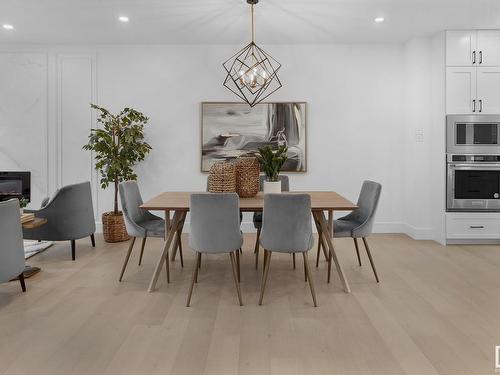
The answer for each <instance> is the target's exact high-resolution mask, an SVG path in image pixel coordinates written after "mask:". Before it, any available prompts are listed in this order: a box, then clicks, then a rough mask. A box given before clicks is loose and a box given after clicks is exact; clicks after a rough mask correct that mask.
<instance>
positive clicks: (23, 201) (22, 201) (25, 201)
mask: <svg viewBox="0 0 500 375" xmlns="http://www.w3.org/2000/svg"><path fill="white" fill-rule="evenodd" d="M29 202H30V201H29V200H28V199H26V198H24V197H22V198H19V207H21V208H26V206H27V205H28V203H29Z"/></svg>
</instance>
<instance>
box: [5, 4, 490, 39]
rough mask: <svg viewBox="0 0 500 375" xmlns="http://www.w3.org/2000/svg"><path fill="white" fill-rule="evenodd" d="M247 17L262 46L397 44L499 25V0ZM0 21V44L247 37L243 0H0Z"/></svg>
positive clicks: (327, 7)
mask: <svg viewBox="0 0 500 375" xmlns="http://www.w3.org/2000/svg"><path fill="white" fill-rule="evenodd" d="M255 12H256V27H257V29H256V39H257V40H256V41H257V42H258V43H262V44H274V43H280V44H292V43H400V42H405V41H407V40H409V39H410V38H412V37H414V36H425V35H430V34H433V33H435V32H438V31H441V30H445V29H458V28H500V0H260V3H259V4H258V5H257V6H256V8H255ZM119 15H126V16H128V17H129V18H130V22H129V23H121V22H119V21H118V16H119ZM380 16H382V17H384V18H385V22H383V23H375V22H374V18H375V17H380ZM0 24H12V25H13V26H14V27H15V29H14V30H12V31H9V30H5V29H3V28H0V44H4V43H70V44H74V43H82V44H87V43H88V44H94V43H101V44H108V43H131V44H144V43H146V44H149V43H174V44H241V43H243V42H245V41H248V39H249V36H250V35H249V34H250V32H249V27H250V20H249V7H248V5H247V4H246V1H245V0H1V1H0Z"/></svg>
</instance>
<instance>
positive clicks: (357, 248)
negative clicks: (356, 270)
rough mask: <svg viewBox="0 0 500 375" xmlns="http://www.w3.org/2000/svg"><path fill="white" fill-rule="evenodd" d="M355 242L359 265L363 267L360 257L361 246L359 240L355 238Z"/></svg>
mask: <svg viewBox="0 0 500 375" xmlns="http://www.w3.org/2000/svg"><path fill="white" fill-rule="evenodd" d="M353 240H354V246H355V247H356V255H357V256H358V264H359V266H360V267H361V257H360V256H359V246H358V239H357V238H353Z"/></svg>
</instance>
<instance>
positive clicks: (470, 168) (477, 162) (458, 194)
mask: <svg viewBox="0 0 500 375" xmlns="http://www.w3.org/2000/svg"><path fill="white" fill-rule="evenodd" d="M447 169H448V170H447V194H446V196H447V199H446V209H447V211H500V155H464V154H462V155H456V154H448V155H447Z"/></svg>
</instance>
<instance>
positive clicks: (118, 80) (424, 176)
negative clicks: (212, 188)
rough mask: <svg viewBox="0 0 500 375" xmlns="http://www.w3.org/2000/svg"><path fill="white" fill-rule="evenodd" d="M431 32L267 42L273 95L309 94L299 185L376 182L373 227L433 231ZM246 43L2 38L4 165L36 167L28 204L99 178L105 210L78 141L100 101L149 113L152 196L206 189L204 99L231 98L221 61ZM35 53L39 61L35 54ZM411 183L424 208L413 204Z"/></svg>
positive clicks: (146, 167)
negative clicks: (399, 41)
mask: <svg viewBox="0 0 500 375" xmlns="http://www.w3.org/2000/svg"><path fill="white" fill-rule="evenodd" d="M430 43H431V39H425V40H420V41H414V42H411V43H410V44H408V45H407V46H403V45H273V46H266V47H265V49H266V50H268V51H269V52H271V53H272V54H273V56H274V57H275V58H277V59H278V60H279V61H280V62H282V63H283V68H282V71H281V75H280V78H281V79H282V81H283V83H284V86H283V88H282V89H281V90H279V91H278V92H276V93H275V94H274V95H273V96H272V100H276V101H288V100H298V101H307V103H308V119H307V120H308V121H307V127H308V128H307V137H308V140H307V146H308V150H307V155H308V172H307V173H306V174H296V175H292V176H291V184H292V188H294V189H306V190H307V189H311V190H321V189H333V190H336V191H338V192H340V193H341V194H344V195H345V196H347V197H349V198H351V199H352V200H356V198H357V195H358V192H359V189H360V186H361V182H362V181H363V180H364V179H373V180H376V181H380V182H381V183H382V184H383V192H382V199H381V203H380V208H379V211H378V215H377V224H376V229H377V230H378V231H388V232H407V233H409V234H411V235H414V236H415V237H420V238H426V237H429V236H430V233H431V232H432V225H433V224H432V214H431V209H430V203H429V202H428V200H429V195H430V193H429V189H430V187H429V179H430V172H429V165H430V157H429V147H430V146H429V143H428V139H429V135H430V134H431V131H430V129H429V127H430V121H431V117H430V107H429V104H430V103H429V102H430V99H429V97H428V95H426V94H430V90H431V84H430V78H429V74H430V71H431V58H432V56H431V48H430ZM238 47H239V46H218V45H212V46H196V45H194V46H193V45H190V46H177V45H176V46H171V45H149V46H78V47H76V46H71V47H70V46H17V47H12V46H0V77H1V78H2V80H0V82H4V81H3V79H4V78H8V79H9V80H10V84H9V85H4V84H1V85H0V98H2V101H1V103H2V104H0V131H1V135H2V137H1V138H0V169H30V170H32V171H33V173H34V174H33V183H34V185H35V186H37V191H36V194H34V196H33V205H32V206H37V205H38V204H39V203H40V199H41V197H42V196H43V195H45V194H47V193H52V192H53V191H54V190H55V188H56V187H58V186H60V185H61V184H66V183H71V182H76V181H79V180H82V179H92V182H93V186H94V203H95V206H96V211H97V212H98V214H97V215H96V218H97V220H98V221H99V214H100V213H102V212H104V211H106V210H109V209H110V208H111V207H112V200H111V193H110V191H106V192H103V191H101V190H100V189H99V188H98V184H97V178H96V177H97V176H96V173H95V172H94V171H93V170H92V166H91V161H90V160H91V159H90V157H89V154H88V153H87V152H85V151H82V150H81V146H82V145H83V144H84V143H85V142H86V138H85V135H86V134H87V132H88V130H89V129H90V127H91V126H93V122H94V121H95V119H94V117H93V116H92V115H91V112H90V110H89V109H88V104H89V102H90V101H93V102H97V103H99V104H100V105H103V106H106V107H108V108H109V109H111V110H113V111H118V110H120V109H121V108H123V107H125V106H132V107H134V108H136V109H139V110H141V111H143V112H144V113H145V114H147V115H148V116H149V117H150V124H149V125H148V126H147V128H146V134H147V139H148V141H149V142H150V143H151V145H152V146H153V151H152V153H151V154H150V156H148V158H147V159H146V161H145V162H144V163H143V164H141V165H140V166H138V168H137V171H138V175H139V181H140V184H141V188H142V190H143V195H144V197H145V198H148V197H151V196H153V195H154V194H156V193H158V192H160V191H166V190H202V189H204V187H205V179H206V176H205V175H203V174H201V173H200V172H199V170H200V161H199V158H200V151H199V150H200V102H201V101H234V100H235V98H234V97H233V95H232V94H231V93H230V92H229V91H227V90H226V89H225V88H223V87H222V81H223V79H224V73H223V70H222V67H221V62H222V61H224V60H225V58H226V57H229V56H231V54H232V53H233V52H234V51H235V50H236V49H237V48H238ZM7 52H8V53H7ZM31 56H35V57H36V61H37V62H38V63H37V64H30V63H29V62H30V61H31V60H30V59H32V58H33V57H31ZM27 72H29V74H26V73H27ZM33 77H35V78H33ZM34 82H35V83H36V87H34V88H33V87H32V85H33V84H34ZM21 88H22V89H21ZM35 93H36V94H35ZM424 95H425V96H424ZM33 97H35V98H38V99H37V100H36V103H34V104H30V103H32V102H33V100H34V99H33ZM4 98H9V99H8V100H7V101H5V100H3V99H4ZM21 128H22V132H21V131H20V129H21ZM416 128H423V129H424V143H416V142H415V133H414V129H416ZM4 134H5V136H4ZM46 134H48V136H47V138H48V139H47V143H46V144H47V146H46V147H44V146H43V144H44V142H45V141H44V137H45V135H46ZM31 135H33V137H32V136H31ZM27 138H29V141H28V142H27ZM36 144H41V145H42V147H40V148H38V147H36ZM26 145H28V146H29V147H26ZM26 148H28V150H29V151H28V152H27V153H26V151H25V150H26ZM402 155H405V156H402ZM414 157H415V158H414ZM420 157H422V158H424V159H425V160H424V161H423V162H422V163H421V162H420V161H419V160H420ZM408 161H410V162H411V163H412V164H411V165H412V166H414V167H416V168H417V171H416V173H417V174H418V178H417V181H414V175H413V174H412V173H408V170H407V162H408ZM414 182H416V183H414ZM409 190H410V191H411V194H412V196H415V197H416V201H418V202H419V204H418V209H417V211H418V212H416V211H415V210H411V208H412V207H410V206H408V203H407V202H408V194H409ZM420 203H422V204H420ZM247 220H248V219H247ZM248 227H250V225H246V228H248Z"/></svg>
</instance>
